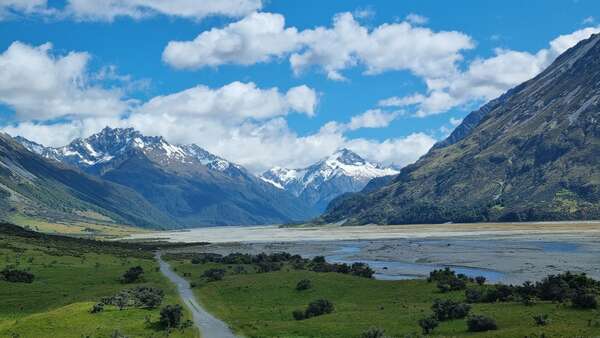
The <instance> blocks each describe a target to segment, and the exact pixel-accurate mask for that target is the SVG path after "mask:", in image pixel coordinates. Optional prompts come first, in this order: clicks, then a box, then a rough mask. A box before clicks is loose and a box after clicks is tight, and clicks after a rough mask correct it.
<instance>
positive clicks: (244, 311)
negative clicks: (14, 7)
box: [171, 260, 600, 337]
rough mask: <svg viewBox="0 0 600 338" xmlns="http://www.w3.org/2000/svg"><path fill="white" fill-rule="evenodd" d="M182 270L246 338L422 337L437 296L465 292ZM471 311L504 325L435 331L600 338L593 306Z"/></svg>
mask: <svg viewBox="0 0 600 338" xmlns="http://www.w3.org/2000/svg"><path fill="white" fill-rule="evenodd" d="M171 263H172V264H173V266H174V267H175V268H176V269H177V271H178V272H179V273H181V274H184V273H186V275H187V274H191V276H190V277H188V279H189V280H190V281H191V282H194V283H196V284H197V287H196V288H195V289H194V291H195V293H196V295H197V297H198V299H199V301H201V303H202V304H204V305H205V306H206V307H207V309H208V310H209V311H210V312H212V313H213V314H214V315H216V316H217V317H219V318H221V319H223V320H225V321H226V322H227V323H228V324H230V325H231V326H232V327H233V329H234V330H235V331H236V332H237V333H239V334H242V335H244V336H247V337H359V336H360V334H361V333H362V332H364V331H365V330H367V329H368V328H370V327H379V328H382V329H385V332H386V334H387V335H388V336H390V337H405V336H407V335H408V336H418V335H420V334H421V329H420V328H419V327H418V325H417V321H418V320H419V319H420V318H423V317H425V316H427V315H429V314H430V313H431V310H430V307H431V304H432V302H433V300H434V299H436V298H441V299H446V298H451V299H455V300H463V299H464V293H463V292H451V293H446V294H441V293H439V292H438V291H437V288H436V287H435V284H433V283H427V282H426V281H422V280H410V281H377V280H372V279H365V278H361V277H355V276H351V275H342V274H337V273H315V272H310V271H303V270H292V269H290V268H284V270H282V271H278V272H270V273H262V274H259V273H254V272H253V270H252V269H249V273H247V274H235V273H233V272H232V271H234V270H233V267H232V268H228V267H227V266H225V265H219V264H214V263H209V264H199V265H194V264H191V263H190V261H189V260H185V261H184V260H171ZM214 267H220V268H226V269H227V270H228V273H227V275H226V277H225V278H224V279H223V280H222V281H217V282H206V281H205V280H204V279H203V278H201V274H202V272H203V271H204V270H206V269H208V268H214ZM305 278H307V279H310V280H311V281H312V284H313V288H312V289H309V290H306V291H296V290H295V285H296V283H297V282H298V281H299V280H301V279H305ZM319 298H326V299H328V300H330V301H332V302H333V303H334V305H335V311H334V313H332V314H329V315H324V316H320V317H315V318H311V319H308V320H302V321H296V320H294V319H293V318H292V311H293V310H296V309H304V308H305V307H306V305H307V304H308V303H309V302H310V301H312V300H316V299H319ZM471 313H472V314H484V315H489V316H491V317H493V318H495V319H496V321H497V323H498V326H499V330H497V331H490V332H485V333H478V334H476V333H468V332H467V326H466V323H465V321H464V320H452V321H448V322H443V323H441V324H440V326H439V327H438V328H437V329H436V330H435V331H434V334H433V335H432V336H442V337H449V336H450V337H457V336H469V337H471V336H473V337H525V336H529V337H539V336H540V335H541V334H542V333H543V334H545V335H546V337H558V336H560V337H576V336H578V337H597V336H599V335H600V327H598V326H595V327H588V320H590V319H591V320H593V321H598V320H599V319H600V315H599V313H598V312H597V311H594V310H575V309H572V308H570V307H568V306H566V305H558V304H553V303H549V302H540V303H538V304H536V305H534V306H525V305H522V304H520V303H510V302H509V303H494V304H475V305H473V309H472V310H471ZM541 313H546V314H548V315H549V316H550V318H551V320H552V323H551V324H549V325H548V326H544V327H537V326H535V325H534V323H533V319H532V316H534V315H537V314H541Z"/></svg>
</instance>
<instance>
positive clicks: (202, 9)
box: [0, 0, 262, 21]
mask: <svg viewBox="0 0 600 338" xmlns="http://www.w3.org/2000/svg"><path fill="white" fill-rule="evenodd" d="M261 8H262V1H261V0H201V1H198V0H168V1H164V0H66V5H65V6H64V8H61V9H58V8H55V7H50V6H48V1H47V0H1V1H0V19H1V18H4V17H7V16H9V15H12V14H18V15H32V14H37V15H45V16H54V17H56V18H74V19H76V20H79V21H113V20H114V19H115V18H117V17H129V18H133V19H143V18H147V17H152V16H155V15H166V16H173V17H182V18H187V19H194V20H201V19H203V18H206V17H209V16H226V17H243V16H245V15H247V14H250V13H252V12H254V11H257V10H259V9H261Z"/></svg>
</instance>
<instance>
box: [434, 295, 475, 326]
mask: <svg viewBox="0 0 600 338" xmlns="http://www.w3.org/2000/svg"><path fill="white" fill-rule="evenodd" d="M431 310H433V315H434V316H435V318H436V319H437V320H439V321H444V320H450V319H461V318H465V317H466V316H467V315H468V314H469V311H470V310H471V306H470V305H469V304H465V303H458V302H455V301H453V300H450V299H448V300H440V299H436V300H435V301H434V302H433V305H432V306H431Z"/></svg>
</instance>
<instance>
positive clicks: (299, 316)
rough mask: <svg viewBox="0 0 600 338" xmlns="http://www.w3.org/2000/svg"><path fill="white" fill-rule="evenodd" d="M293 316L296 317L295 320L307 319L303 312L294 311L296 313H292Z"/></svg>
mask: <svg viewBox="0 0 600 338" xmlns="http://www.w3.org/2000/svg"><path fill="white" fill-rule="evenodd" d="M292 316H293V317H294V319H295V320H302V319H304V318H306V317H304V311H302V310H294V312H292Z"/></svg>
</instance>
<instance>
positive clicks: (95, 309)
mask: <svg viewBox="0 0 600 338" xmlns="http://www.w3.org/2000/svg"><path fill="white" fill-rule="evenodd" d="M102 311H104V304H102V303H97V304H94V306H92V309H91V310H90V313H98V312H102Z"/></svg>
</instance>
